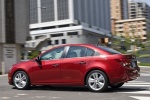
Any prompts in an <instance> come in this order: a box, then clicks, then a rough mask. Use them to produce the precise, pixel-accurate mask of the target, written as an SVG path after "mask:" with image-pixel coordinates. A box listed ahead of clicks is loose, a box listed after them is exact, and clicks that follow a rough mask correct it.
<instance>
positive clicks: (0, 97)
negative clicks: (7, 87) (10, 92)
mask: <svg viewBox="0 0 150 100" xmlns="http://www.w3.org/2000/svg"><path fill="white" fill-rule="evenodd" d="M0 99H10V97H0Z"/></svg>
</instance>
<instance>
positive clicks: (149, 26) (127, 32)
mask: <svg viewBox="0 0 150 100" xmlns="http://www.w3.org/2000/svg"><path fill="white" fill-rule="evenodd" d="M115 24H116V26H115V30H116V35H119V36H123V37H128V38H131V39H139V40H141V41H146V40H147V35H148V34H149V32H150V20H148V19H146V18H135V19H126V20H118V21H116V22H115Z"/></svg>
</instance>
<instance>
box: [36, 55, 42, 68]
mask: <svg viewBox="0 0 150 100" xmlns="http://www.w3.org/2000/svg"><path fill="white" fill-rule="evenodd" d="M35 61H36V62H37V64H38V65H39V67H41V66H42V62H41V59H40V56H38V57H36V58H35Z"/></svg>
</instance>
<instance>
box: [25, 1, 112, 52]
mask: <svg viewBox="0 0 150 100" xmlns="http://www.w3.org/2000/svg"><path fill="white" fill-rule="evenodd" d="M109 4H110V0H30V35H31V38H32V40H31V41H27V44H26V47H31V49H32V48H33V49H34V48H36V49H39V50H47V49H48V48H50V47H51V46H52V45H60V44H65V43H92V44H95V43H97V41H98V39H100V38H104V37H111V25H110V5H109Z"/></svg>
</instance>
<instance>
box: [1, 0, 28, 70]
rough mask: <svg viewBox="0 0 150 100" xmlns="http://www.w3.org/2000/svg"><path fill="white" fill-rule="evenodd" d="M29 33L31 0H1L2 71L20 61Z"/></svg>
mask: <svg viewBox="0 0 150 100" xmlns="http://www.w3.org/2000/svg"><path fill="white" fill-rule="evenodd" d="M28 35H29V0H0V73H5V72H8V70H9V69H10V67H11V66H12V64H15V63H17V62H18V61H20V55H21V45H24V43H25V41H26V37H27V36H28Z"/></svg>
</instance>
